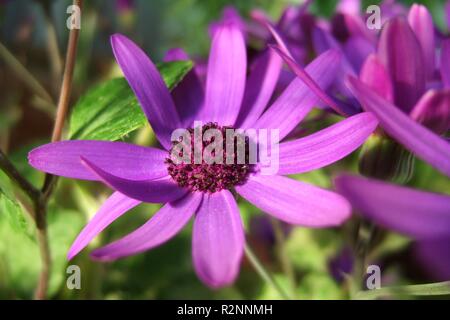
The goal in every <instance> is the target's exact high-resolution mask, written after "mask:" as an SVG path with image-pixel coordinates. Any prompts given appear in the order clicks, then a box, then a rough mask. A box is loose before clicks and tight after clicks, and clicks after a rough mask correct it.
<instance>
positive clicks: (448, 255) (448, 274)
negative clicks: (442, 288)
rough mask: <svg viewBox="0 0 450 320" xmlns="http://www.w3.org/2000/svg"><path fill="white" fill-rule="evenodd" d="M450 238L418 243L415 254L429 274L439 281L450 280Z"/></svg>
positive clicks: (415, 246) (414, 248)
mask: <svg viewBox="0 0 450 320" xmlns="http://www.w3.org/2000/svg"><path fill="white" fill-rule="evenodd" d="M449 246H450V237H446V238H443V239H442V238H437V239H427V240H421V241H418V242H417V243H416V244H415V245H414V247H413V250H414V253H416V255H417V258H418V259H419V262H420V264H421V265H423V267H424V269H425V271H426V272H427V274H429V275H430V276H431V277H432V278H433V279H435V280H437V281H447V280H448V279H450V250H448V248H449Z"/></svg>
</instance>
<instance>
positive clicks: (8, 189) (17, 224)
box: [0, 171, 28, 233]
mask: <svg viewBox="0 0 450 320" xmlns="http://www.w3.org/2000/svg"><path fill="white" fill-rule="evenodd" d="M0 216H3V217H4V219H5V220H6V221H8V223H9V226H10V227H11V228H12V229H13V230H14V231H15V232H24V233H27V231H28V230H27V229H28V221H27V219H26V217H25V210H24V208H23V207H22V205H21V204H20V203H19V202H18V201H17V199H16V196H15V194H14V188H13V186H12V184H11V181H10V180H9V178H8V177H7V176H6V174H5V173H3V172H2V171H0Z"/></svg>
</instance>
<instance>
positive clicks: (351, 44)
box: [343, 36, 375, 70]
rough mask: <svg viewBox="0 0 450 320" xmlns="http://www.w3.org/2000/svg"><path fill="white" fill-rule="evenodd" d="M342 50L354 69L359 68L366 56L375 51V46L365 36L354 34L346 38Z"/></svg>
mask: <svg viewBox="0 0 450 320" xmlns="http://www.w3.org/2000/svg"><path fill="white" fill-rule="evenodd" d="M343 50H344V52H345V56H346V57H347V59H348V60H349V62H350V63H351V64H352V66H353V68H354V70H361V68H362V66H363V64H364V61H366V59H367V57H368V56H369V55H370V54H372V53H374V52H375V46H374V45H373V43H372V42H370V41H369V40H367V39H366V38H363V37H358V36H356V37H351V38H350V39H348V40H347V42H346V43H345V45H344V49H343Z"/></svg>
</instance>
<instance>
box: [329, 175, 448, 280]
mask: <svg viewBox="0 0 450 320" xmlns="http://www.w3.org/2000/svg"><path fill="white" fill-rule="evenodd" d="M335 185H336V189H337V191H338V192H340V193H341V194H342V195H344V196H345V197H346V198H347V199H348V200H349V201H350V203H351V204H352V206H353V208H354V209H356V210H357V211H358V212H360V213H361V214H362V215H364V216H365V217H367V218H369V219H370V220H372V221H374V222H375V223H377V224H379V225H380V226H383V227H385V228H387V229H390V230H395V231H397V232H400V233H402V234H405V235H408V236H410V237H412V238H414V239H416V240H418V242H417V245H416V248H417V249H416V250H417V251H416V252H418V254H419V257H420V258H421V260H422V262H423V263H424V264H425V265H427V266H428V268H431V267H433V268H434V269H429V271H430V274H432V275H433V276H434V277H436V278H437V279H445V280H448V278H449V277H450V273H449V271H450V256H449V251H448V246H449V245H450V196H448V195H444V194H437V193H431V192H425V191H419V190H415V189H411V188H407V187H401V186H398V185H394V184H390V183H386V182H384V181H380V180H373V179H367V178H363V177H358V176H351V175H341V176H339V177H337V178H336V179H335Z"/></svg>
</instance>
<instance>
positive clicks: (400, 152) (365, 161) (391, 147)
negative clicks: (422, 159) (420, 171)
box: [359, 134, 414, 184]
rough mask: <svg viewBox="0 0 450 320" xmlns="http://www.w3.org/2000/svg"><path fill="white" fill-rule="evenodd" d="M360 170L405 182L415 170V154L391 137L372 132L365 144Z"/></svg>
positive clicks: (379, 176)
mask: <svg viewBox="0 0 450 320" xmlns="http://www.w3.org/2000/svg"><path fill="white" fill-rule="evenodd" d="M359 172H360V173H361V174H362V175H364V176H366V177H371V178H376V179H381V180H385V181H391V182H396V183H400V184H404V183H407V182H408V181H409V180H410V179H411V177H412V174H413V172H414V156H413V155H412V154H411V153H410V152H409V151H408V150H406V149H405V148H403V146H401V145H400V144H398V143H397V142H396V141H394V140H392V139H391V138H390V137H387V136H385V135H379V134H372V135H371V136H370V137H369V139H367V141H366V142H365V143H364V145H363V148H362V151H361V154H360V157H359Z"/></svg>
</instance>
